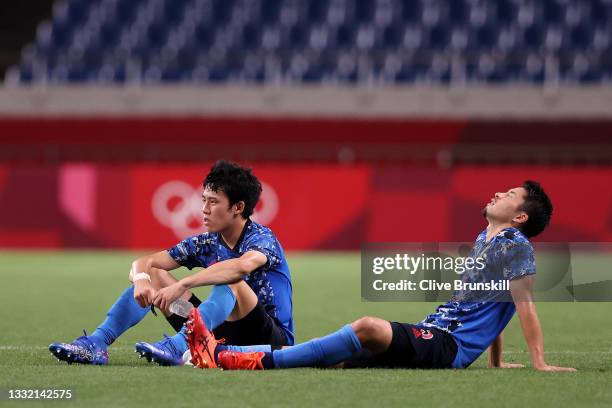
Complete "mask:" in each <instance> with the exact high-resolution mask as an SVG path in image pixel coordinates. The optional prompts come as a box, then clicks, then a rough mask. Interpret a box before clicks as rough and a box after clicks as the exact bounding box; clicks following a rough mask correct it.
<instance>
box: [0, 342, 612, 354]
mask: <svg viewBox="0 0 612 408" xmlns="http://www.w3.org/2000/svg"><path fill="white" fill-rule="evenodd" d="M47 349H48V346H15V345H9V344H2V345H0V351H38V350H47ZM110 350H111V351H112V350H117V351H133V350H134V348H133V347H129V346H112V347H110ZM503 353H504V354H528V353H529V352H528V351H523V350H512V351H504V352H503ZM544 354H578V355H580V354H612V350H595V351H577V350H557V351H545V352H544Z"/></svg>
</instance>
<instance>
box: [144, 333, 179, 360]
mask: <svg viewBox="0 0 612 408" xmlns="http://www.w3.org/2000/svg"><path fill="white" fill-rule="evenodd" d="M134 347H135V349H136V350H135V351H136V353H138V354H139V357H140V358H142V357H146V359H147V361H148V362H153V363H157V364H159V365H162V366H174V365H182V364H183V353H181V352H179V350H178V349H177V348H176V346H175V345H174V342H173V341H172V338H171V337H169V336H168V335H167V334H165V333H164V339H163V340H160V341H158V342H155V343H153V344H150V343H146V342H142V341H141V342H138V343H136V344H135V346H134Z"/></svg>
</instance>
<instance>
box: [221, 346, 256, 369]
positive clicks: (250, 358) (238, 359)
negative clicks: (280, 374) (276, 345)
mask: <svg viewBox="0 0 612 408" xmlns="http://www.w3.org/2000/svg"><path fill="white" fill-rule="evenodd" d="M265 354H266V353H264V352H263V351H257V352H254V353H241V352H239V351H230V350H224V351H222V352H220V353H219V366H220V367H221V368H223V369H225V370H263V369H264V367H263V364H262V362H261V360H262V359H263V357H264V356H265Z"/></svg>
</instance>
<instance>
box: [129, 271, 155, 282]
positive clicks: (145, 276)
mask: <svg viewBox="0 0 612 408" xmlns="http://www.w3.org/2000/svg"><path fill="white" fill-rule="evenodd" d="M143 279H146V280H148V281H149V282H151V277H150V276H149V274H148V273H144V272H139V273H137V274H136V275H134V279H132V282H136V281H139V280H143Z"/></svg>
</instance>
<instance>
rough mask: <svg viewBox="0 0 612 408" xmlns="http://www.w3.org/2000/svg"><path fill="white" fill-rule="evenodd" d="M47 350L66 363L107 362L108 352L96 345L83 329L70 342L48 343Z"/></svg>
mask: <svg viewBox="0 0 612 408" xmlns="http://www.w3.org/2000/svg"><path fill="white" fill-rule="evenodd" d="M49 351H50V352H51V354H53V355H54V356H55V357H57V359H58V361H59V360H63V361H66V362H67V363H68V364H72V363H78V364H94V365H106V364H108V353H107V351H106V347H103V346H100V345H98V344H97V343H96V342H94V341H92V340H91V339H90V338H89V336H87V332H86V331H85V330H83V335H82V336H81V337H78V338H77V339H76V340H74V341H73V342H72V343H52V344H50V345H49Z"/></svg>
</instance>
